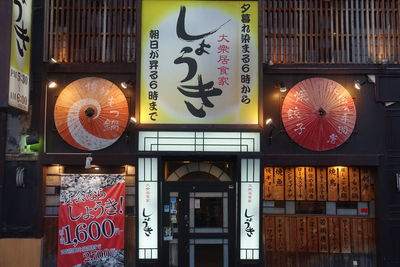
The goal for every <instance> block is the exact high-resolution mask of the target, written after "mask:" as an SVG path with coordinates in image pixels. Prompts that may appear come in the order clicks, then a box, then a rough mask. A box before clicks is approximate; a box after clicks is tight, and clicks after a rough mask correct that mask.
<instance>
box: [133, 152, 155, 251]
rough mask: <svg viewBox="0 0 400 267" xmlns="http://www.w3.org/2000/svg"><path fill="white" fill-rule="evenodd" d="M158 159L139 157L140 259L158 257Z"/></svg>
mask: <svg viewBox="0 0 400 267" xmlns="http://www.w3.org/2000/svg"><path fill="white" fill-rule="evenodd" d="M157 191H158V186H157V159H156V158H139V164H138V194H139V197H138V201H139V203H138V222H137V223H138V229H139V230H138V238H139V250H138V252H139V253H138V255H139V259H157V258H158V205H157V204H158V198H157V195H158V193H157Z"/></svg>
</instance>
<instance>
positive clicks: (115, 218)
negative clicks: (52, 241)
mask: <svg viewBox="0 0 400 267" xmlns="http://www.w3.org/2000/svg"><path fill="white" fill-rule="evenodd" d="M60 202H61V203H60V208H59V220H58V230H59V231H58V259H57V262H58V264H57V266H58V267H67V266H68V267H70V266H74V267H78V266H113V267H114V266H124V223H125V221H124V216H125V176H124V175H117V174H68V175H62V177H61V192H60Z"/></svg>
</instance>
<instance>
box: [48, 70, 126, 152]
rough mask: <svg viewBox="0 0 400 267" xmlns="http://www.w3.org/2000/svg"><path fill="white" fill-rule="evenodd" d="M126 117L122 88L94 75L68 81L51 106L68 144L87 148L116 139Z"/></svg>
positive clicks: (121, 131) (91, 148)
mask: <svg viewBox="0 0 400 267" xmlns="http://www.w3.org/2000/svg"><path fill="white" fill-rule="evenodd" d="M128 117H129V109H128V103H127V101H126V98H125V95H124V94H123V93H122V91H121V90H120V89H119V88H118V87H117V86H116V85H115V84H113V83H112V82H110V81H108V80H105V79H102V78H96V77H88V78H83V79H79V80H76V81H74V82H72V83H70V84H69V85H68V86H67V87H65V88H64V89H63V90H62V92H61V94H60V95H59V96H58V98H57V101H56V104H55V107H54V122H55V124H56V128H57V131H58V133H59V134H60V136H61V137H62V138H63V139H64V141H66V142H67V143H68V144H70V145H71V146H73V147H76V148H79V149H82V150H89V151H92V150H99V149H103V148H106V147H108V146H110V145H112V144H113V143H114V142H115V141H117V139H118V138H119V137H120V136H121V135H122V133H123V132H124V130H125V128H126V125H127V122H128Z"/></svg>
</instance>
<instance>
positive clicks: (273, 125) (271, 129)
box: [265, 118, 276, 144]
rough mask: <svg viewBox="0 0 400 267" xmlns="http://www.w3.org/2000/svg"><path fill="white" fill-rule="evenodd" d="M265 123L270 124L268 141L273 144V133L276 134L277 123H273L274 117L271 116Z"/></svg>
mask: <svg viewBox="0 0 400 267" xmlns="http://www.w3.org/2000/svg"><path fill="white" fill-rule="evenodd" d="M265 124H266V125H267V126H269V128H270V129H269V133H268V142H269V144H272V137H273V135H274V130H275V129H276V127H275V124H274V123H273V121H272V119H271V118H268V119H267V120H266V121H265Z"/></svg>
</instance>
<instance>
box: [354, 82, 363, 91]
mask: <svg viewBox="0 0 400 267" xmlns="http://www.w3.org/2000/svg"><path fill="white" fill-rule="evenodd" d="M364 84H365V82H360V81H359V80H355V81H354V88H356V89H357V90H361V87H362V86H363V85H364Z"/></svg>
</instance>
